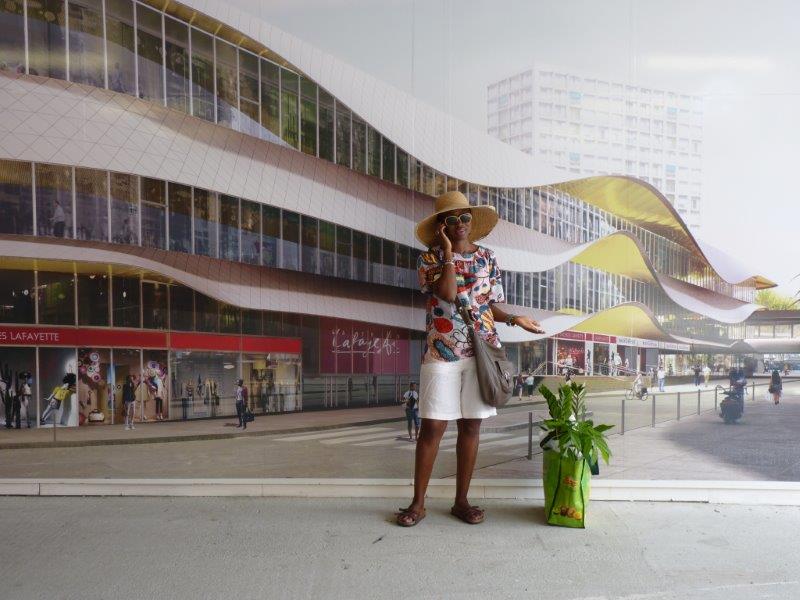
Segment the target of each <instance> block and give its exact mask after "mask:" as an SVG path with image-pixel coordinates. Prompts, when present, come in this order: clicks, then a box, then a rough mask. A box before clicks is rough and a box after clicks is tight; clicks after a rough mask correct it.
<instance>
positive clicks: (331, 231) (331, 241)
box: [319, 221, 336, 276]
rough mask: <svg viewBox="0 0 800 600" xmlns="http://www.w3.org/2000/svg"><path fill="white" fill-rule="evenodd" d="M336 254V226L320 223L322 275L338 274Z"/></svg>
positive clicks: (320, 265) (320, 263) (320, 269)
mask: <svg viewBox="0 0 800 600" xmlns="http://www.w3.org/2000/svg"><path fill="white" fill-rule="evenodd" d="M335 252H336V225H334V224H333V223H329V222H327V221H320V222H319V272H320V274H322V275H329V276H331V275H333V274H334V273H336V266H335V261H334V255H335Z"/></svg>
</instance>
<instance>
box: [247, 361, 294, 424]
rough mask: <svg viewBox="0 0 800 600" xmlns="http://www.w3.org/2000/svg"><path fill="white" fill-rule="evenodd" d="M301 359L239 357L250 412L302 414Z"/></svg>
mask: <svg viewBox="0 0 800 600" xmlns="http://www.w3.org/2000/svg"><path fill="white" fill-rule="evenodd" d="M300 375H301V373H300V356H299V355H297V354H288V353H281V352H273V353H269V354H266V355H264V354H262V355H258V354H245V355H243V356H242V379H243V380H244V384H245V386H246V387H247V392H248V403H249V405H250V409H251V410H253V411H254V412H256V413H261V414H268V413H279V412H293V411H298V410H303V394H302V393H301V391H300Z"/></svg>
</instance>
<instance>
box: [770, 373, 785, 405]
mask: <svg viewBox="0 0 800 600" xmlns="http://www.w3.org/2000/svg"><path fill="white" fill-rule="evenodd" d="M767 391H768V392H769V393H770V394H772V401H773V402H774V403H775V404H780V401H781V395H783V381H782V380H781V374H780V373H779V372H778V369H774V370H773V371H772V377H771V378H770V381H769V388H768V389H767Z"/></svg>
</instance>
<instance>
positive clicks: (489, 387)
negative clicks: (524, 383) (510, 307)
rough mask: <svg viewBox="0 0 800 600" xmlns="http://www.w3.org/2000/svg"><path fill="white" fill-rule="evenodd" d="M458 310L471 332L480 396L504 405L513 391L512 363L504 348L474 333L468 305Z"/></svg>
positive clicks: (491, 404)
mask: <svg viewBox="0 0 800 600" xmlns="http://www.w3.org/2000/svg"><path fill="white" fill-rule="evenodd" d="M459 311H460V312H461V318H463V319H464V322H465V323H466V324H467V326H468V327H469V329H470V332H471V333H470V335H471V336H472V347H473V348H474V352H475V362H476V364H477V369H478V386H479V387H480V391H481V398H482V399H483V402H484V404H488V405H489V406H495V407H501V406H505V404H506V402H508V399H509V398H510V397H511V394H512V393H513V391H514V376H513V373H514V365H513V364H512V363H511V361H510V360H508V357H507V356H506V351H505V349H503V348H496V347H494V346H492V345H491V344H490V343H489V342H487V341H486V340H485V339H483V338H482V337H481V336H480V335H478V334H477V333H475V319H473V317H472V312H471V311H470V309H469V307H466V306H462V307H461V308H460V309H459Z"/></svg>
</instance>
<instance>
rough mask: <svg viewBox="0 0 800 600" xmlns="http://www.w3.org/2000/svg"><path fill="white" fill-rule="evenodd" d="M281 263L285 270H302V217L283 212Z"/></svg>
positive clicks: (293, 213)
mask: <svg viewBox="0 0 800 600" xmlns="http://www.w3.org/2000/svg"><path fill="white" fill-rule="evenodd" d="M281 223H282V225H281V239H282V241H281V262H282V263H283V264H282V266H283V268H284V269H294V270H295V271H299V270H300V215H298V214H297V213H296V212H291V211H288V210H284V211H281Z"/></svg>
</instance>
